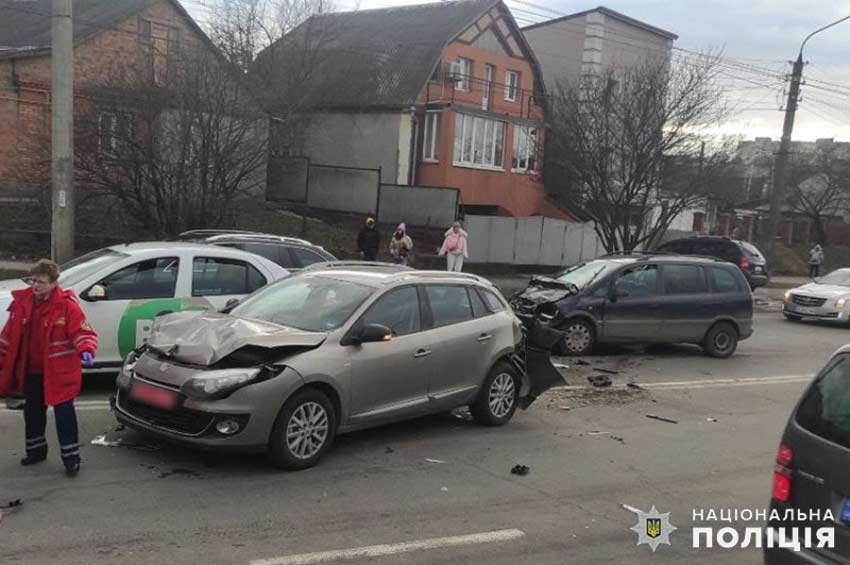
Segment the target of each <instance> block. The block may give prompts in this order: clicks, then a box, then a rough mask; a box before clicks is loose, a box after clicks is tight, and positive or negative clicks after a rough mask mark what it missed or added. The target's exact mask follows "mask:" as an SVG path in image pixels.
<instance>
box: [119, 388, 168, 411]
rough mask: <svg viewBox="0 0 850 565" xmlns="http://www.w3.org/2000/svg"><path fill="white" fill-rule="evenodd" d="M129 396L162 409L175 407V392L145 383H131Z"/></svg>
mask: <svg viewBox="0 0 850 565" xmlns="http://www.w3.org/2000/svg"><path fill="white" fill-rule="evenodd" d="M130 398H132V399H133V400H138V401H139V402H143V403H145V404H150V405H151V406H156V407H157V408H162V409H164V410H174V409H175V408H177V393H176V392H174V391H171V390H166V389H164V388H159V387H156V386H152V385H149V384H147V383H138V382H137V383H133V388H132V389H131V390H130Z"/></svg>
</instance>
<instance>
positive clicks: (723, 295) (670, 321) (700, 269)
mask: <svg viewBox="0 0 850 565" xmlns="http://www.w3.org/2000/svg"><path fill="white" fill-rule="evenodd" d="M511 305H512V306H513V307H514V311H515V312H516V314H517V315H518V316H519V317H520V319H527V318H529V317H536V318H538V319H540V320H541V321H543V322H545V323H546V324H547V325H548V326H549V327H552V328H555V329H558V330H561V331H563V332H564V333H565V335H564V338H563V340H561V342H560V345H559V346H558V348H559V349H560V350H561V351H560V352H561V353H564V354H567V355H585V354H587V353H590V351H591V350H592V348H593V346H594V344H596V343H638V344H648V343H694V344H699V345H702V346H703V348H704V349H705V351H706V353H708V354H709V355H711V356H713V357H721V358H725V357H730V356H731V355H732V354H733V353H734V352H735V349H736V348H737V346H738V341H739V340H742V339H747V338H748V337H750V336H751V335H752V333H753V297H752V293H751V292H750V289H749V287H748V286H747V281H746V279H745V278H744V276H743V275H742V274H741V271H740V270H739V269H737V268H736V267H735V266H734V265H730V264H729V263H726V262H724V261H721V260H719V259H713V258H707V257H684V256H677V255H669V256H667V255H654V254H642V255H635V254H633V255H612V256H606V257H601V258H599V259H595V260H593V261H589V262H587V263H581V264H579V265H575V266H574V267H571V268H569V269H567V270H565V271H563V272H561V273H559V274H558V275H555V276H554V277H553V278H546V277H534V278H532V279H531V282H530V284H529V286H528V288H526V289H525V290H524V291H522V292H521V293H518V294H517V295H515V296H514V297H513V299H512V301H511Z"/></svg>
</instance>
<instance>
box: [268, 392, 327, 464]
mask: <svg viewBox="0 0 850 565" xmlns="http://www.w3.org/2000/svg"><path fill="white" fill-rule="evenodd" d="M305 419H307V420H309V421H310V424H309V425H305V424H303V423H302V422H305ZM336 424H337V415H336V411H335V410H334V407H333V403H332V402H331V401H330V399H329V398H328V397H327V395H325V394H324V393H323V392H322V391H320V390H317V389H315V388H305V389H302V390H300V391H299V392H297V393H295V394H294V395H293V396H292V397H290V398H289V400H287V401H286V404H284V405H283V408H281V409H280V412H279V413H278V415H277V419H276V420H275V423H274V427H273V428H272V433H271V437H270V438H269V445H268V452H267V455H268V458H269V460H271V462H272V463H273V464H274V465H275V466H277V467H280V468H281V469H286V470H289V471H298V470H301V469H307V468H308V467H312V466H313V465H315V464H316V463H318V462H319V459H321V458H322V456H323V455H324V454H325V452H326V451H327V450H328V449H329V448H330V446H331V444H332V443H333V440H334V437H335V436H336ZM299 438H300V441H299ZM308 439H309V441H308Z"/></svg>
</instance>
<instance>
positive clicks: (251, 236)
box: [207, 233, 313, 246]
mask: <svg viewBox="0 0 850 565" xmlns="http://www.w3.org/2000/svg"><path fill="white" fill-rule="evenodd" d="M229 238H238V239H240V240H242V241H274V242H277V243H281V242H283V243H294V244H298V245H310V246H312V245H313V244H312V243H310V242H309V241H307V240H306V239H299V238H297V237H289V236H286V235H275V234H271V233H223V234H217V235H212V236H210V237H208V238H207V240H208V241H210V242H212V241H221V240H225V239H229Z"/></svg>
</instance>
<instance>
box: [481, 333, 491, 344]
mask: <svg viewBox="0 0 850 565" xmlns="http://www.w3.org/2000/svg"><path fill="white" fill-rule="evenodd" d="M491 339H493V336H492V335H490V334H481V335H480V336H478V342H479V343H486V342H488V341H490V340H491Z"/></svg>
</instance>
